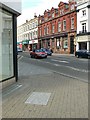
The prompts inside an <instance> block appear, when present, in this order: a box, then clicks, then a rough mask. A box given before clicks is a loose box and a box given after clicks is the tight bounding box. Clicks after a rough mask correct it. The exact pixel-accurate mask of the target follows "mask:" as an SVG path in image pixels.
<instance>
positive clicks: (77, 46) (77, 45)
mask: <svg viewBox="0 0 90 120" xmlns="http://www.w3.org/2000/svg"><path fill="white" fill-rule="evenodd" d="M77 50H79V43H78V42H77V43H76V51H77Z"/></svg>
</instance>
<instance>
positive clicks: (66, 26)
mask: <svg viewBox="0 0 90 120" xmlns="http://www.w3.org/2000/svg"><path fill="white" fill-rule="evenodd" d="M76 30H77V12H76V3H75V2H69V3H64V2H60V3H59V5H58V8H53V7H52V8H51V10H45V11H44V15H39V18H38V39H39V48H42V47H45V48H51V49H52V50H53V52H55V53H62V54H64V53H65V54H73V53H74V52H75V50H76V41H75V40H76V39H75V38H76Z"/></svg>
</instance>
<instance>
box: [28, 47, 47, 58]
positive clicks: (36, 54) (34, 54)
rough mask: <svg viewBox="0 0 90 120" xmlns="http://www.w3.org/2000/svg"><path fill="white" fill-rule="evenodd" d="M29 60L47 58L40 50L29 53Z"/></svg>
mask: <svg viewBox="0 0 90 120" xmlns="http://www.w3.org/2000/svg"><path fill="white" fill-rule="evenodd" d="M30 56H31V58H47V53H45V52H44V51H42V49H36V50H33V51H31V52H30Z"/></svg>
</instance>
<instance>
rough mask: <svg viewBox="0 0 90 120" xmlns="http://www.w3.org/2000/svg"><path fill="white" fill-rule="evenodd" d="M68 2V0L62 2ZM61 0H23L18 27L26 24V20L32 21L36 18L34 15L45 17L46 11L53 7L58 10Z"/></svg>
mask: <svg viewBox="0 0 90 120" xmlns="http://www.w3.org/2000/svg"><path fill="white" fill-rule="evenodd" d="M62 1H63V2H68V0H62ZM59 2H60V0H22V15H20V16H19V17H18V19H17V20H18V22H17V23H18V25H21V24H23V23H25V21H26V19H27V20H30V19H32V18H33V17H34V13H36V15H37V16H38V15H39V14H40V15H43V13H44V11H45V10H47V9H51V8H52V7H54V8H58V4H59Z"/></svg>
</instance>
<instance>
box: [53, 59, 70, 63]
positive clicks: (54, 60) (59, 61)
mask: <svg viewBox="0 0 90 120" xmlns="http://www.w3.org/2000/svg"><path fill="white" fill-rule="evenodd" d="M51 60H52V61H57V62H63V63H69V62H68V61H64V60H62V61H61V60H55V59H51Z"/></svg>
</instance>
